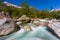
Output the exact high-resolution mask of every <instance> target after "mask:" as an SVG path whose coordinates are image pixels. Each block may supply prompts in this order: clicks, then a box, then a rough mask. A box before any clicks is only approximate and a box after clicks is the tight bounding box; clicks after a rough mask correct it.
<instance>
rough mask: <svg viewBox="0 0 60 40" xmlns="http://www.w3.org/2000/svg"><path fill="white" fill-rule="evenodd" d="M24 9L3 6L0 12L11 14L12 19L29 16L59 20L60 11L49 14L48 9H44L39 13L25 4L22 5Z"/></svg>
mask: <svg viewBox="0 0 60 40" xmlns="http://www.w3.org/2000/svg"><path fill="white" fill-rule="evenodd" d="M20 7H22V8H15V7H12V6H6V5H5V4H2V5H1V6H0V8H1V9H0V11H2V10H3V11H4V12H7V13H9V14H10V16H11V17H13V18H14V17H21V16H22V15H27V16H28V17H30V18H42V19H43V18H49V19H52V18H57V17H58V15H59V14H60V11H52V12H49V11H48V10H47V9H43V10H41V11H38V10H36V9H34V8H33V7H29V6H28V5H27V4H26V3H25V2H23V3H22V4H21V6H20Z"/></svg>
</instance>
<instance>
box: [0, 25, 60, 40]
mask: <svg viewBox="0 0 60 40" xmlns="http://www.w3.org/2000/svg"><path fill="white" fill-rule="evenodd" d="M30 27H31V28H32V31H28V32H27V31H24V29H21V30H19V31H17V32H15V33H13V34H10V35H8V36H4V37H0V40H59V39H58V38H57V37H55V36H54V35H52V34H51V33H50V32H49V31H48V30H47V27H42V26H40V27H33V25H30Z"/></svg>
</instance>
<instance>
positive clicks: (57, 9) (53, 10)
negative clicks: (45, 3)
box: [51, 9, 60, 12]
mask: <svg viewBox="0 0 60 40" xmlns="http://www.w3.org/2000/svg"><path fill="white" fill-rule="evenodd" d="M52 11H60V9H52V10H51V12H52Z"/></svg>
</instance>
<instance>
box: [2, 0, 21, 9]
mask: <svg viewBox="0 0 60 40" xmlns="http://www.w3.org/2000/svg"><path fill="white" fill-rule="evenodd" d="M3 3H4V4H6V5H7V6H13V7H16V8H22V7H20V6H17V5H14V4H12V3H9V2H6V1H5V2H3Z"/></svg>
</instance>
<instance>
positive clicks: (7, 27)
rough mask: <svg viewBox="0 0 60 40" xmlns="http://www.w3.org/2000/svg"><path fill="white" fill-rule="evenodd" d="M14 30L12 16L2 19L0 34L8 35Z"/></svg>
mask: <svg viewBox="0 0 60 40" xmlns="http://www.w3.org/2000/svg"><path fill="white" fill-rule="evenodd" d="M13 31H14V22H13V21H12V19H11V18H6V17H4V18H2V19H0V36H4V35H7V34H9V33H11V32H13Z"/></svg>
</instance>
